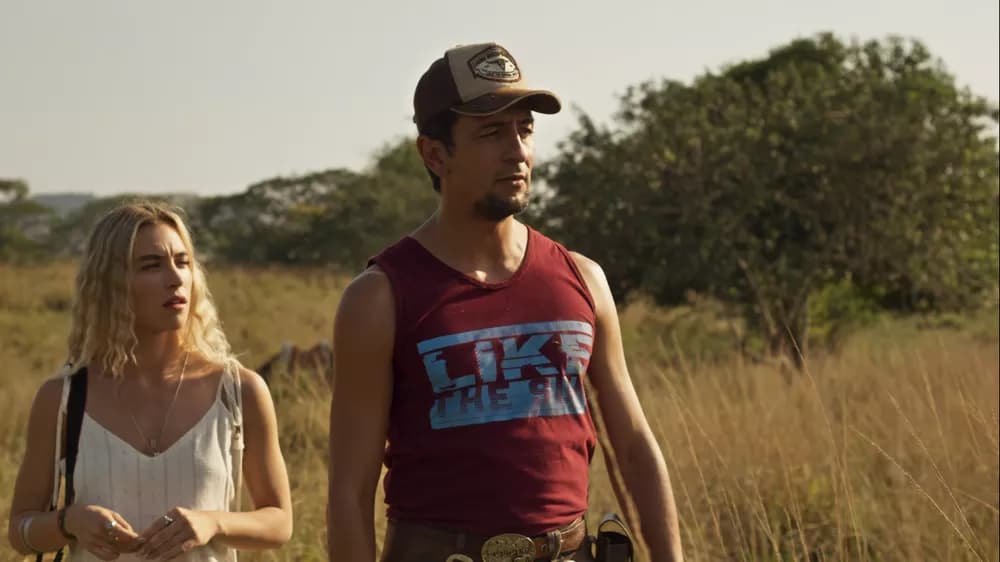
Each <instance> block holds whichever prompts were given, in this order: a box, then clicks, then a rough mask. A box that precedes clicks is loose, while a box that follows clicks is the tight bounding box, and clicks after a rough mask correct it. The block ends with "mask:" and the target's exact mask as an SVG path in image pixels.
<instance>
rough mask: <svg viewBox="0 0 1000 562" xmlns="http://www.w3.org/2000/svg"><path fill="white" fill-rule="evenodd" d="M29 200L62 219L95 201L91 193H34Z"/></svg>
mask: <svg viewBox="0 0 1000 562" xmlns="http://www.w3.org/2000/svg"><path fill="white" fill-rule="evenodd" d="M28 198H29V199H30V200H32V201H34V202H36V203H38V204H39V205H44V206H46V207H48V208H50V209H52V210H53V211H55V212H56V214H57V215H59V216H60V217H65V216H66V215H68V214H70V213H72V212H73V211H75V210H77V209H79V208H80V207H82V206H84V205H86V204H87V203H89V202H91V201H93V200H94V199H95V197H94V195H93V194H91V193H34V194H32V195H31V196H30V197H28Z"/></svg>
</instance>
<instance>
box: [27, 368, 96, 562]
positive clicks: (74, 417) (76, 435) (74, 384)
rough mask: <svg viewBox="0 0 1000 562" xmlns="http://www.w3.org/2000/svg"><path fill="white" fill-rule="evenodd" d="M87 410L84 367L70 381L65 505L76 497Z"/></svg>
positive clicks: (55, 561) (58, 559) (60, 553)
mask: <svg viewBox="0 0 1000 562" xmlns="http://www.w3.org/2000/svg"><path fill="white" fill-rule="evenodd" d="M86 408H87V368H86V367H83V368H81V369H80V370H79V371H77V372H75V373H73V374H72V375H70V380H69V397H68V399H67V403H66V455H65V457H64V459H65V466H66V472H65V474H64V478H65V480H66V483H65V485H64V488H63V491H64V500H63V505H70V504H71V503H73V499H74V497H75V495H76V490H75V489H74V487H73V472H74V469H75V468H76V456H77V452H78V451H79V450H80V428H81V426H83V412H84V410H86ZM55 509H56V506H55V505H53V506H52V510H55ZM65 551H66V549H65V547H62V548H60V549H59V550H58V551H56V555H55V558H53V559H52V561H53V562H61V561H62V559H63V554H64V553H65ZM35 560H36V562H42V555H41V554H39V555H38V556H37V557H36V558H35Z"/></svg>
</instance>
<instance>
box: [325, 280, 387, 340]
mask: <svg viewBox="0 0 1000 562" xmlns="http://www.w3.org/2000/svg"><path fill="white" fill-rule="evenodd" d="M395 308H396V307H395V301H394V297H393V292H392V283H391V282H390V281H389V276H388V275H386V273H385V272H384V271H382V269H381V268H379V267H378V266H377V265H373V266H370V267H369V268H368V269H366V270H364V271H363V272H361V273H360V274H359V275H358V276H357V277H355V278H354V279H353V280H351V282H350V283H349V284H348V285H347V287H346V288H345V289H344V292H343V294H342V295H341V297H340V304H339V305H338V307H337V324H338V325H339V326H344V327H345V328H349V329H347V330H345V332H346V333H350V332H355V333H357V331H358V330H360V331H368V330H376V331H380V330H382V329H385V328H389V329H392V328H394V326H393V324H394V322H393V320H394V318H395ZM346 333H345V334H341V335H342V336H343V335H346Z"/></svg>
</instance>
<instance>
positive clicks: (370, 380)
mask: <svg viewBox="0 0 1000 562" xmlns="http://www.w3.org/2000/svg"><path fill="white" fill-rule="evenodd" d="M395 318H396V316H395V303H394V302H393V295H392V287H391V285H390V283H389V279H388V277H386V275H385V273H383V272H382V271H381V270H379V269H378V268H369V269H368V270H366V271H365V272H364V273H362V274H361V275H360V276H358V277H357V278H356V279H355V280H354V281H352V282H351V284H350V285H348V287H347V289H345V290H344V294H343V296H342V297H341V300H340V305H339V307H338V309H337V317H336V319H335V320H334V327H333V362H334V371H333V372H334V381H333V397H332V399H331V403H330V463H329V488H328V497H327V519H326V530H327V548H328V549H329V550H328V555H329V557H330V559H331V560H351V561H366V560H368V561H374V560H375V529H374V504H375V488H376V486H377V485H378V479H379V474H380V472H381V467H382V460H383V456H384V454H385V441H386V435H387V432H388V427H389V406H390V404H391V403H392V351H393V341H394V333H395V323H396V322H395Z"/></svg>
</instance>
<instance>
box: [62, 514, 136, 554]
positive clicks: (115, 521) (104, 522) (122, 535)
mask: <svg viewBox="0 0 1000 562" xmlns="http://www.w3.org/2000/svg"><path fill="white" fill-rule="evenodd" d="M65 527H66V531H67V532H69V533H70V534H72V535H73V536H74V537H76V543H77V545H79V546H81V547H83V548H85V549H87V550H88V551H89V552H91V553H92V554H93V555H94V556H97V557H98V558H100V559H101V560H114V559H115V558H118V556H119V555H120V554H122V553H125V552H133V551H135V550H136V549H138V548H139V546H141V544H142V538H141V537H140V536H139V535H138V534H136V532H135V530H133V529H132V526H131V525H129V523H128V521H126V520H125V518H124V517H122V516H121V515H120V514H118V513H116V512H114V511H111V510H110V509H107V508H104V507H101V506H99V505H70V506H68V507H67V508H66V513H65Z"/></svg>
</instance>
